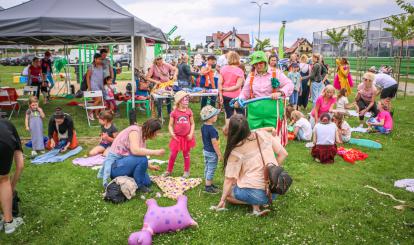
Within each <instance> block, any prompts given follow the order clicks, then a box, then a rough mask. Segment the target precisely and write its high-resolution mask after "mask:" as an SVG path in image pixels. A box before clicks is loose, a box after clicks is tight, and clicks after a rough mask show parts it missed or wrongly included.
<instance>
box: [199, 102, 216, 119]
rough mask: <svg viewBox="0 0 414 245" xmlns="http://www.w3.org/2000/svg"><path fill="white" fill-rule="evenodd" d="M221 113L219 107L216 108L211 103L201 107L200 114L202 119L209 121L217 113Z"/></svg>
mask: <svg viewBox="0 0 414 245" xmlns="http://www.w3.org/2000/svg"><path fill="white" fill-rule="evenodd" d="M219 113H220V110H219V109H217V108H214V107H213V106H211V105H206V106H204V107H203V109H201V112H200V116H201V120H203V121H207V120H208V119H210V118H212V117H214V116H215V115H218V114H219Z"/></svg>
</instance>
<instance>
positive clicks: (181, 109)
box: [164, 91, 195, 178]
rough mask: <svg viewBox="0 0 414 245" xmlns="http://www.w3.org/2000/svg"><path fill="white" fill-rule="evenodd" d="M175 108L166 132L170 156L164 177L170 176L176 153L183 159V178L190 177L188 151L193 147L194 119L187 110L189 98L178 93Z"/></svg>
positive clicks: (185, 94)
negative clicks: (168, 135) (181, 153)
mask: <svg viewBox="0 0 414 245" xmlns="http://www.w3.org/2000/svg"><path fill="white" fill-rule="evenodd" d="M174 103H175V108H174V110H173V111H172V112H171V115H170V123H169V124H168V130H169V131H170V134H171V141H170V149H171V155H170V159H169V160H168V168H167V171H166V172H165V173H164V176H170V175H171V173H172V171H173V169H174V164H175V159H176V158H177V154H178V152H180V151H182V152H183V157H184V174H183V177H184V178H188V177H190V150H191V148H193V147H194V146H195V139H194V128H195V124H194V117H193V112H192V111H191V109H190V108H188V104H189V103H190V96H189V95H188V94H187V93H186V92H184V91H179V92H178V93H176V94H175V96H174Z"/></svg>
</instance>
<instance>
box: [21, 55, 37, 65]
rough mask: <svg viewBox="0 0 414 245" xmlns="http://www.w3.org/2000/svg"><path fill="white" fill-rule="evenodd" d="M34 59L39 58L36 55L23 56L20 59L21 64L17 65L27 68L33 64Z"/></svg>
mask: <svg viewBox="0 0 414 245" xmlns="http://www.w3.org/2000/svg"><path fill="white" fill-rule="evenodd" d="M34 57H37V56H36V55H34V54H27V55H23V56H22V57H21V58H20V59H19V63H17V65H19V66H27V65H29V64H31V63H32V61H33V58H34Z"/></svg>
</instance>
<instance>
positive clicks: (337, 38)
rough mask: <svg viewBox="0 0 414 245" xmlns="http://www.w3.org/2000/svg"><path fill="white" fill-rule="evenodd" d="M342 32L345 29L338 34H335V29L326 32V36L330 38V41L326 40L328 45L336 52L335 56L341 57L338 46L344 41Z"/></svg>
mask: <svg viewBox="0 0 414 245" xmlns="http://www.w3.org/2000/svg"><path fill="white" fill-rule="evenodd" d="M344 32H345V28H342V29H341V30H340V31H339V32H337V31H336V30H335V29H332V30H327V31H326V35H328V37H329V38H330V40H328V43H329V44H330V45H332V46H334V48H335V49H336V50H337V51H338V53H337V56H340V55H341V50H340V49H339V45H340V44H341V42H342V41H343V40H344V39H345V36H344ZM334 52H335V51H334Z"/></svg>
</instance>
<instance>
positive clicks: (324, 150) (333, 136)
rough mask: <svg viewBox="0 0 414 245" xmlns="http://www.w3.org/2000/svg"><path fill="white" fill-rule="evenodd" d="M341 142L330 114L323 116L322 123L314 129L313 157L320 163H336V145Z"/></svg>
mask: <svg viewBox="0 0 414 245" xmlns="http://www.w3.org/2000/svg"><path fill="white" fill-rule="evenodd" d="M340 142H341V140H340V138H339V134H338V128H337V127H336V125H335V124H334V123H332V122H331V116H330V115H329V113H324V114H322V115H321V117H320V122H319V123H317V124H316V125H315V128H314V129H313V144H314V146H313V148H312V152H311V154H312V157H313V158H314V159H315V161H317V162H320V163H324V164H325V163H334V161H335V155H336V152H337V148H336V143H340Z"/></svg>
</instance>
